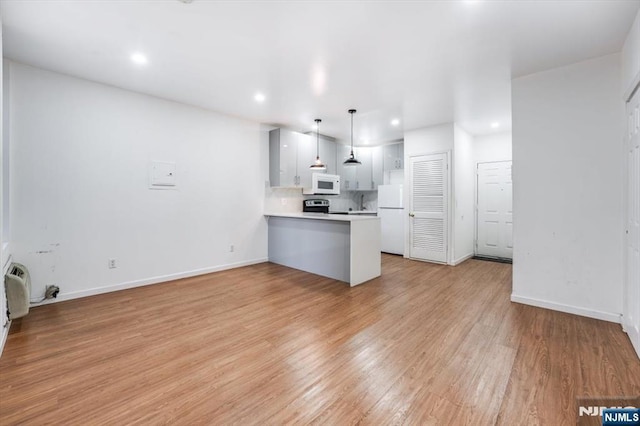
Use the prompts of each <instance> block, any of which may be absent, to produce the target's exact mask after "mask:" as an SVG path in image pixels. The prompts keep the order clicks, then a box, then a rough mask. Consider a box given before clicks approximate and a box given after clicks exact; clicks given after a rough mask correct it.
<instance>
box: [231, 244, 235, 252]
mask: <svg viewBox="0 0 640 426" xmlns="http://www.w3.org/2000/svg"><path fill="white" fill-rule="evenodd" d="M235 249H236V248H235V247H234V246H233V244H231V245H230V246H229V251H230V252H231V253H233V251H234V250H235Z"/></svg>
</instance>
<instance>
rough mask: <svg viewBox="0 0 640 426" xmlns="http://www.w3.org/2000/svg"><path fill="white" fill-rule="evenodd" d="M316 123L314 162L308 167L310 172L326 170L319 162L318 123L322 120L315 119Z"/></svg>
mask: <svg viewBox="0 0 640 426" xmlns="http://www.w3.org/2000/svg"><path fill="white" fill-rule="evenodd" d="M315 122H316V162H315V163H313V164H312V165H310V166H309V168H310V169H311V170H326V169H327V166H325V165H324V164H322V161H320V123H321V122H322V120H320V119H319V118H316V119H315Z"/></svg>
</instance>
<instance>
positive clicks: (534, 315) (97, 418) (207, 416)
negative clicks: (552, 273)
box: [0, 255, 640, 425]
mask: <svg viewBox="0 0 640 426" xmlns="http://www.w3.org/2000/svg"><path fill="white" fill-rule="evenodd" d="M382 271H383V275H382V277H380V278H377V279H375V280H373V281H371V282H369V283H366V284H364V285H361V286H359V287H354V288H349V287H348V286H347V285H346V284H343V283H339V282H337V281H333V280H331V279H327V278H323V277H319V276H316V275H311V274H308V273H305V272H300V271H296V270H293V269H288V268H286V267H282V266H278V265H274V264H269V263H264V264H260V265H254V266H249V267H244V268H240V269H235V270H230V271H224V272H219V273H215V274H210V275H205V276H200V277H196V278H190V279H184V280H179V281H174V282H170V283H165V284H158V285H153V286H148V287H140V288H136V289H132V290H126V291H119V292H115V293H110V294H104V295H100V296H94V297H89V298H85V299H78V300H73V301H68V302H63V303H58V304H54V305H48V306H42V307H38V308H34V309H32V311H31V313H30V314H29V315H28V316H27V317H25V318H23V319H21V320H17V321H15V322H14V324H13V325H12V327H11V330H10V335H9V338H8V341H7V343H6V347H5V350H4V354H3V355H2V357H1V358H0V424H2V425H9V424H38V425H40V424H65V425H88V424H113V425H116V424H117V425H123V424H184V425H194V424H215V425H218V424H241V425H248V424H274V425H277V424H289V423H298V424H305V423H314V424H339V425H342V424H371V425H384V424H392V423H407V424H465V423H466V424H473V425H491V424H504V425H516V424H545V425H560V424H575V422H576V417H575V410H576V408H575V398H576V397H577V396H618V395H620V396H622V395H626V396H630V395H638V394H640V380H639V378H640V361H639V360H638V358H637V357H636V355H635V353H634V352H633V349H632V347H631V344H630V343H629V341H628V339H627V337H626V335H625V334H624V333H623V332H622V330H621V328H620V326H619V325H617V324H612V323H607V322H603V321H597V320H592V319H588V318H582V317H577V316H572V315H568V314H562V313H558V312H552V311H548V310H544V309H539V308H533V307H529V306H524V305H518V304H514V303H511V302H510V301H509V295H510V292H511V265H506V264H499V263H491V262H483V261H479V260H469V261H467V262H465V263H463V264H462V265H459V266H457V267H449V266H440V265H433V264H427V263H420V262H413V261H408V260H405V259H402V258H401V257H398V256H390V255H384V256H383V269H382Z"/></svg>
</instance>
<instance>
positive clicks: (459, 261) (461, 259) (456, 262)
mask: <svg viewBox="0 0 640 426" xmlns="http://www.w3.org/2000/svg"><path fill="white" fill-rule="evenodd" d="M473 256H474V254H473V253H469V254H466V255H464V256H462V257H459V258H458V259H456V260H454V261H453V262H452V263H451V266H457V265H459V264H461V263H462V262H464V261H465V260H469V259H471V258H472V257H473Z"/></svg>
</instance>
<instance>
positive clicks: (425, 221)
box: [409, 154, 449, 263]
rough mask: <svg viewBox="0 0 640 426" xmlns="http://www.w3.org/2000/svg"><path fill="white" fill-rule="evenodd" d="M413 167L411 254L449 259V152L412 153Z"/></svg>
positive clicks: (410, 227)
mask: <svg viewBox="0 0 640 426" xmlns="http://www.w3.org/2000/svg"><path fill="white" fill-rule="evenodd" d="M410 168H411V169H410V183H411V188H410V191H411V193H410V194H411V196H410V208H409V212H410V213H409V217H410V220H409V232H410V252H409V253H410V254H409V257H411V258H412V259H420V260H428V261H434V262H443V263H445V262H446V261H447V247H448V235H449V234H448V232H449V231H448V225H449V224H448V222H449V220H448V205H449V179H448V169H449V165H448V159H447V154H432V155H421V156H417V157H411V159H410Z"/></svg>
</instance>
